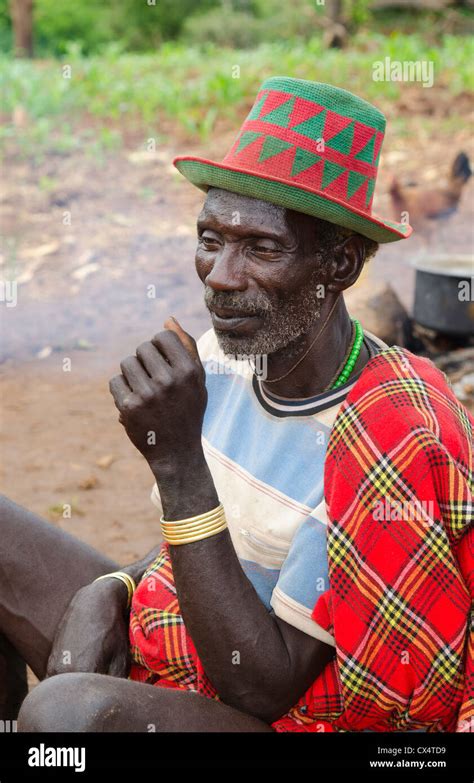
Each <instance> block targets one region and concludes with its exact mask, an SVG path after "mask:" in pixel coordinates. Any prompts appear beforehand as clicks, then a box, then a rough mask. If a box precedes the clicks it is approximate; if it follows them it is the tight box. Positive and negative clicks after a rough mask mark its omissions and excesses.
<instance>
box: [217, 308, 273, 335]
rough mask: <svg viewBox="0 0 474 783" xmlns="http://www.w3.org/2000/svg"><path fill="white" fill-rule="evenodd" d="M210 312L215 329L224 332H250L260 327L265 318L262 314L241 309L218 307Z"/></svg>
mask: <svg viewBox="0 0 474 783" xmlns="http://www.w3.org/2000/svg"><path fill="white" fill-rule="evenodd" d="M210 312H211V318H212V325H213V326H214V329H217V330H218V331H222V332H238V333H239V334H250V333H251V332H254V331H256V330H257V329H258V328H260V326H261V325H262V323H263V319H262V317H261V316H260V315H255V314H254V313H245V312H243V311H241V310H240V311H239V310H231V309H227V308H224V307H216V308H213V309H212V310H211V311H210Z"/></svg>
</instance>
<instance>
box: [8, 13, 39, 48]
mask: <svg viewBox="0 0 474 783" xmlns="http://www.w3.org/2000/svg"><path fill="white" fill-rule="evenodd" d="M10 13H11V17H12V27H13V52H14V55H15V57H33V0H10Z"/></svg>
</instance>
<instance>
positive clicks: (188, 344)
mask: <svg viewBox="0 0 474 783" xmlns="http://www.w3.org/2000/svg"><path fill="white" fill-rule="evenodd" d="M163 326H164V327H165V329H169V330H170V332H174V333H175V334H177V335H178V337H179V339H180V341H181V343H182V344H183V345H184V347H185V348H186V350H187V352H188V353H189V355H190V356H191V358H192V359H194V361H197V362H198V363H199V364H201V360H200V358H199V353H198V349H197V345H196V340H195V339H194V338H193V337H191V335H190V334H188V333H187V332H185V331H184V329H183V327H182V326H181V324H180V323H179V322H178V321H177V320H176V318H175V317H174V316H173V315H171V316H170V317H169V318H167V319H166V321H165V322H164V324H163Z"/></svg>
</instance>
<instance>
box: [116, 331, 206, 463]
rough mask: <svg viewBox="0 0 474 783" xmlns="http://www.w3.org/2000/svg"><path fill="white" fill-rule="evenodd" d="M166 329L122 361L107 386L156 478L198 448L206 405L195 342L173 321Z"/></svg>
mask: <svg viewBox="0 0 474 783" xmlns="http://www.w3.org/2000/svg"><path fill="white" fill-rule="evenodd" d="M165 327H167V328H166V329H165V331H163V332H159V334H157V335H156V336H155V337H154V338H153V339H152V340H151V341H150V342H145V343H142V344H141V345H140V346H139V347H138V348H137V352H136V356H129V357H128V358H127V359H124V361H123V362H122V363H121V365H120V369H121V370H122V374H121V375H117V376H115V377H114V378H112V380H111V381H110V385H109V386H110V392H111V394H112V396H113V398H114V402H115V405H116V407H117V408H118V410H119V412H120V417H119V420H120V422H121V423H122V424H123V426H124V427H125V430H126V432H127V435H128V437H129V438H130V440H131V441H132V443H133V444H134V446H135V447H136V448H137V449H138V450H139V451H140V452H141V453H142V454H143V456H144V457H145V459H146V460H147V462H148V464H149V465H150V467H151V469H152V471H153V473H154V474H155V476H158V477H159V476H160V474H161V473H164V474H165V475H166V474H168V473H169V472H170V471H171V472H172V471H174V470H175V469H176V468H179V466H180V465H181V464H187V462H188V460H189V455H195V454H198V453H199V452H200V450H201V432H202V421H203V417H204V411H205V409H206V404H207V392H206V386H205V373H204V369H203V366H202V364H201V361H200V359H199V355H198V352H197V348H196V343H195V341H194V340H193V338H192V337H190V335H188V334H187V333H186V332H185V331H184V330H183V329H182V328H181V326H180V325H179V324H178V322H177V321H175V320H174V319H171V318H170V319H168V320H167V321H166V322H165Z"/></svg>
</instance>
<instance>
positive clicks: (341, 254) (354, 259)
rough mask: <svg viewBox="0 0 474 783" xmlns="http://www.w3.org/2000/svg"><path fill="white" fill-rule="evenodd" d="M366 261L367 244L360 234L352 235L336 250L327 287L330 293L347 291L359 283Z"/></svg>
mask: <svg viewBox="0 0 474 783" xmlns="http://www.w3.org/2000/svg"><path fill="white" fill-rule="evenodd" d="M364 261H365V242H364V239H363V237H361V236H359V234H352V236H350V237H347V239H345V240H344V242H341V243H340V245H338V247H337V248H336V252H335V254H334V259H333V261H332V263H331V266H330V269H329V274H328V282H327V284H326V287H327V289H328V290H329V291H335V292H339V291H345V290H346V288H350V287H351V285H354V283H355V282H356V281H357V279H358V277H359V275H360V273H361V272H362V268H363V266H364Z"/></svg>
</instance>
